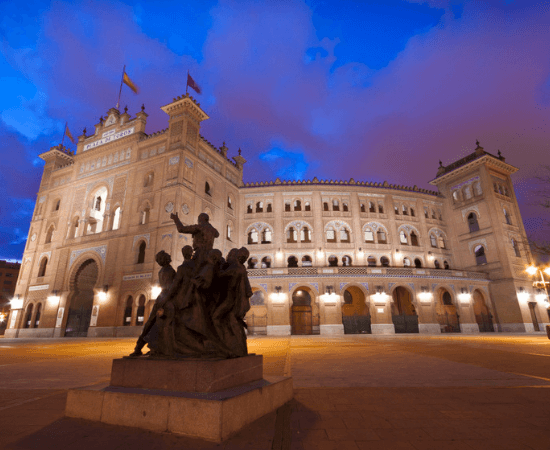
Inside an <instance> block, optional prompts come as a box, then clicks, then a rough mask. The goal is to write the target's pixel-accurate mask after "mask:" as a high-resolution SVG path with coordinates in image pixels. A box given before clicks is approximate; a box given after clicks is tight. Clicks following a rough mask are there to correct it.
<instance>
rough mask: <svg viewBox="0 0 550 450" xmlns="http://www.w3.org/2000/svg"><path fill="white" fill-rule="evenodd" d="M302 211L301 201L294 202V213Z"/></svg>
mask: <svg viewBox="0 0 550 450" xmlns="http://www.w3.org/2000/svg"><path fill="white" fill-rule="evenodd" d="M301 210H302V202H301V200H295V201H294V211H301Z"/></svg>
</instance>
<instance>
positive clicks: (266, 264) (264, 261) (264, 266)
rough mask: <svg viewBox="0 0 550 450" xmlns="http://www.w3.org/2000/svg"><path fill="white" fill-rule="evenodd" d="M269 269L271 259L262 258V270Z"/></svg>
mask: <svg viewBox="0 0 550 450" xmlns="http://www.w3.org/2000/svg"><path fill="white" fill-rule="evenodd" d="M270 267H271V258H270V257H269V256H264V257H263V258H262V269H269V268H270Z"/></svg>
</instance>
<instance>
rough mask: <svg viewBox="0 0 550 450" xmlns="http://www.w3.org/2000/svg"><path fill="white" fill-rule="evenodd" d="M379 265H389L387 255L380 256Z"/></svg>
mask: <svg viewBox="0 0 550 450" xmlns="http://www.w3.org/2000/svg"><path fill="white" fill-rule="evenodd" d="M380 265H381V266H382V267H390V260H389V258H388V257H386V256H382V258H380Z"/></svg>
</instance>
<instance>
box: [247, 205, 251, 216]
mask: <svg viewBox="0 0 550 450" xmlns="http://www.w3.org/2000/svg"><path fill="white" fill-rule="evenodd" d="M246 213H247V214H252V205H246Z"/></svg>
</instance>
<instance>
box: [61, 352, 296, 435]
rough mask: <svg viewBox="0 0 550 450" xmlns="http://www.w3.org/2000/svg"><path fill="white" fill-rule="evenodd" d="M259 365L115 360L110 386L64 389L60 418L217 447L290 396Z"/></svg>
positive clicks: (286, 381) (283, 382) (255, 360)
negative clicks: (178, 436)
mask: <svg viewBox="0 0 550 450" xmlns="http://www.w3.org/2000/svg"><path fill="white" fill-rule="evenodd" d="M262 360H263V357H262V356H261V355H249V356H245V357H242V358H234V359H225V360H214V361H213V360H162V359H159V360H155V359H146V358H135V359H134V358H123V359H116V360H113V369H112V376H111V383H110V385H107V384H103V385H96V386H91V387H86V388H79V389H70V390H69V393H68V396H67V405H66V408H65V416H67V417H74V418H79V419H86V420H93V421H98V422H103V423H109V424H112V425H123V426H128V427H137V428H142V429H146V430H151V431H157V432H169V433H175V434H181V435H185V436H189V437H194V438H201V439H206V440H209V441H214V442H222V441H223V440H225V439H227V438H228V437H229V436H230V435H231V434H233V433H236V432H237V431H239V430H240V429H241V428H243V427H244V426H246V425H248V424H249V423H251V422H253V421H254V420H256V419H259V418H260V417H262V416H263V415H265V414H268V413H270V412H271V411H274V410H275V409H277V408H279V407H280V406H282V405H283V404H285V403H286V402H288V401H289V400H291V399H292V397H293V388H292V378H290V377H266V378H265V379H263V378H262V373H263V366H262Z"/></svg>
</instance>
